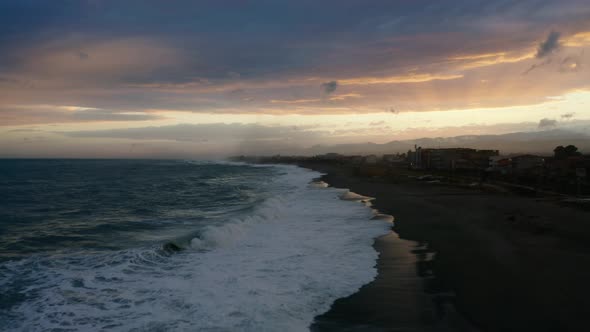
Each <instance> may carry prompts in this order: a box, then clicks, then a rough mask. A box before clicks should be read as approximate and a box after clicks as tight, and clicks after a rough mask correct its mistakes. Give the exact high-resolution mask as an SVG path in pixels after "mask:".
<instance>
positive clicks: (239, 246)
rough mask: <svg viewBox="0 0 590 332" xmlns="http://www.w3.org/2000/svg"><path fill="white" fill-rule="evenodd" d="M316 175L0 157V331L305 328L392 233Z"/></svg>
mask: <svg viewBox="0 0 590 332" xmlns="http://www.w3.org/2000/svg"><path fill="white" fill-rule="evenodd" d="M319 176H320V173H317V172H314V171H311V170H308V169H304V168H299V167H296V166H288V165H252V164H240V163H231V162H216V161H191V160H47V159H38V160H8V159H5V160H0V330H1V331H98V330H109V331H306V330H308V329H309V326H310V324H311V323H312V322H313V320H314V317H316V316H317V315H319V314H322V313H324V312H326V311H327V310H329V308H330V306H331V304H332V303H333V302H334V301H335V300H336V299H338V298H342V297H346V296H349V295H351V294H353V293H355V292H356V291H357V290H358V289H359V288H360V287H361V286H363V285H365V284H367V283H369V282H371V281H372V280H373V279H374V278H375V276H376V274H377V271H376V268H375V264H376V260H377V258H378V254H377V252H376V251H375V250H374V248H373V247H372V244H373V242H374V239H375V238H376V237H378V236H380V235H383V234H386V233H388V232H389V230H390V229H391V224H389V223H388V222H387V221H383V220H379V219H377V220H375V219H374V218H373V217H374V216H375V211H374V210H372V209H371V208H370V207H368V204H367V203H366V201H365V200H362V199H342V198H343V197H354V195H352V193H349V192H348V191H347V190H346V189H336V188H332V187H328V186H327V185H326V184H325V183H323V182H318V181H317V178H318V177H319ZM351 195H352V196H351ZM372 218H373V219H372Z"/></svg>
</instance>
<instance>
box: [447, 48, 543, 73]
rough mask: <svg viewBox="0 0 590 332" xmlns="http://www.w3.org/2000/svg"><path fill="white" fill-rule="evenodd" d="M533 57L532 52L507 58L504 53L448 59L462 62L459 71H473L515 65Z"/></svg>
mask: <svg viewBox="0 0 590 332" xmlns="http://www.w3.org/2000/svg"><path fill="white" fill-rule="evenodd" d="M534 57H535V53H534V52H528V53H525V54H521V55H514V56H509V55H508V54H507V53H506V52H496V53H484V54H468V55H460V56H454V57H451V58H449V60H451V61H463V62H464V63H463V64H461V65H460V66H459V69H463V70H466V69H474V68H480V67H487V66H493V65H497V64H502V63H516V62H520V61H524V60H528V59H533V58H534Z"/></svg>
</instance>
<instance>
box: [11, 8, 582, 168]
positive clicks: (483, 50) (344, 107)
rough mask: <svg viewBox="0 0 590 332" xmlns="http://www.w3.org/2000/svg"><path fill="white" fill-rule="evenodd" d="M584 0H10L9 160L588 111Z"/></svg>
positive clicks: (198, 152) (454, 131)
mask: <svg viewBox="0 0 590 332" xmlns="http://www.w3.org/2000/svg"><path fill="white" fill-rule="evenodd" d="M589 46H590V2H588V0H562V1H555V0H534V1H533V0H523V1H512V0H511V1H508V0H498V1H494V0H485V1H479V0H460V1H420V0H416V1H409V0H396V1H385V0H383V1H380V0H379V1H377V0H375V1H369V0H359V1H347V0H341V1H318V0H314V1H307V0H299V1H278V0H272V1H246V0H241V1H238V0H236V1H229V0H217V1H101V0H87V1H28V0H15V1H9V0H5V1H1V2H0V157H131V158H135V157H199V156H221V155H228V154H236V153H241V152H244V151H248V152H258V153H267V152H268V153H270V152H273V153H274V152H276V151H280V150H281V149H283V150H285V151H289V149H296V148H302V147H309V146H312V145H315V144H339V143H352V142H369V141H371V142H376V143H383V142H388V141H392V140H404V139H412V138H420V137H438V136H441V137H448V136H457V135H467V134H468V135H473V134H476V135H477V134H502V133H509V132H521V131H544V130H553V129H563V130H571V131H582V132H583V131H586V130H588V128H589V124H590V108H589V107H590V74H589V72H588V66H590V50H587V48H588V47H589Z"/></svg>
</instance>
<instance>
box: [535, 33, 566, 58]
mask: <svg viewBox="0 0 590 332" xmlns="http://www.w3.org/2000/svg"><path fill="white" fill-rule="evenodd" d="M560 36H561V34H560V33H559V32H557V31H551V32H550V33H549V35H548V36H547V38H546V39H545V41H543V42H542V43H541V44H539V48H537V54H536V56H537V58H543V57H546V56H547V55H549V54H551V53H553V52H554V51H556V50H557V49H559V37H560Z"/></svg>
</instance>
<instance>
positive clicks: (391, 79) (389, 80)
mask: <svg viewBox="0 0 590 332" xmlns="http://www.w3.org/2000/svg"><path fill="white" fill-rule="evenodd" d="M458 78H463V75H462V74H440V75H438V74H436V75H431V74H415V73H412V74H408V75H398V76H386V77H358V78H350V79H344V80H340V84H342V85H371V84H400V83H423V82H430V81H438V80H442V81H444V80H454V79H458Z"/></svg>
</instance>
